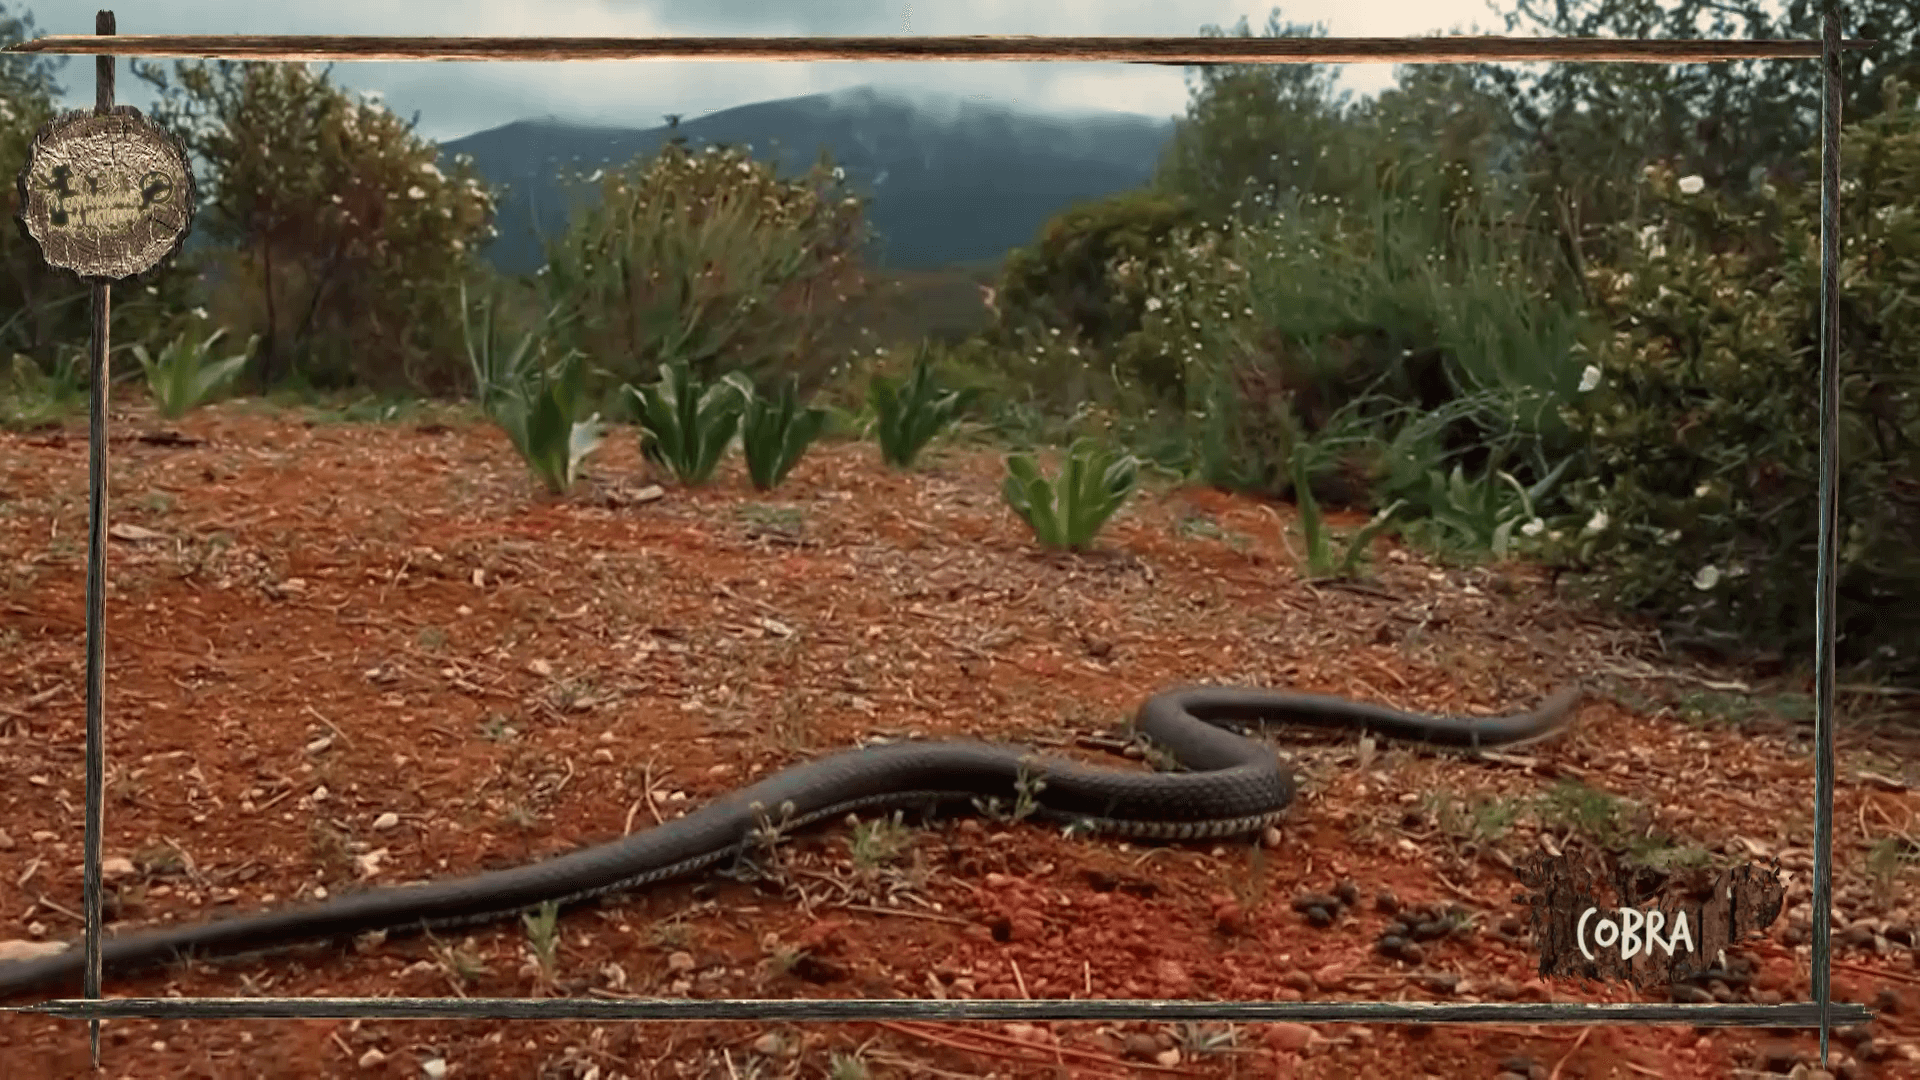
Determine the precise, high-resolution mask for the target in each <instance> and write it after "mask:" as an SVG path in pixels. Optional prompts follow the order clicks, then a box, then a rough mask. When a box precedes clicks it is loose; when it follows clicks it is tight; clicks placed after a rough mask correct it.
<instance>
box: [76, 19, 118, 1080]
mask: <svg viewBox="0 0 1920 1080" xmlns="http://www.w3.org/2000/svg"><path fill="white" fill-rule="evenodd" d="M93 32H94V33H95V34H96V35H103V36H104V35H111V34H112V33H113V32H114V28H113V12H111V11H101V12H99V13H98V14H96V15H95V16H94V19H93ZM94 68H95V83H94V89H95V101H94V106H93V111H94V113H95V114H96V115H100V116H105V115H106V114H108V113H110V112H112V111H113V57H111V56H99V57H95V58H94ZM92 288H93V342H92V347H93V348H92V356H91V357H90V358H89V359H90V361H91V362H90V363H89V365H88V369H87V377H88V389H89V391H90V395H89V397H90V400H89V403H88V414H87V796H86V797H87V814H86V817H87V835H86V854H85V858H84V863H83V871H82V872H83V873H84V875H85V886H84V888H85V896H84V897H83V901H84V904H85V907H84V909H83V910H84V913H85V916H86V920H87V940H86V961H87V968H86V974H85V975H84V976H83V977H82V986H81V994H82V995H83V996H84V997H86V998H87V999H88V1000H94V999H97V998H99V997H100V836H101V832H102V823H101V818H102V817H103V816H104V815H103V813H102V811H103V810H104V809H105V802H106V799H105V787H106V777H105V771H106V752H107V751H106V724H105V718H104V713H105V709H106V697H107V665H106V608H107V383H108V380H109V377H110V375H111V370H110V368H109V367H108V364H107V325H108V318H107V316H108V313H109V310H110V308H111V306H112V304H113V286H112V285H109V284H108V283H106V282H105V281H94V282H93V283H92ZM87 1035H88V1042H89V1044H90V1045H91V1046H92V1048H93V1068H94V1071H96V1072H97V1071H99V1069H100V1020H99V1018H98V1017H96V1018H94V1019H92V1020H89V1021H88V1022H87Z"/></svg>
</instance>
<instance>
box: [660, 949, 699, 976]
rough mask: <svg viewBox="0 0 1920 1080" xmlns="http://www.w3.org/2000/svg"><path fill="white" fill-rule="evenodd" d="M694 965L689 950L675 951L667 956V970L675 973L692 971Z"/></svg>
mask: <svg viewBox="0 0 1920 1080" xmlns="http://www.w3.org/2000/svg"><path fill="white" fill-rule="evenodd" d="M695 966H696V965H695V964H694V962H693V954H692V953H689V952H676V953H672V954H670V955H669V956H668V957H667V970H668V971H671V972H673V973H674V974H676V975H684V974H686V973H687V972H689V971H692V970H693V969H694V967H695Z"/></svg>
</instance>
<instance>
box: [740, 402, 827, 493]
mask: <svg viewBox="0 0 1920 1080" xmlns="http://www.w3.org/2000/svg"><path fill="white" fill-rule="evenodd" d="M826 425H827V410H825V409H821V408H815V407H808V408H806V409H804V410H803V409H801V408H800V379H799V377H798V376H794V375H790V376H788V377H787V381H786V382H785V383H784V384H782V386H781V388H780V396H779V397H778V398H776V399H774V400H772V401H769V400H768V399H766V398H765V397H763V396H761V395H758V394H752V395H751V396H750V397H749V398H748V400H747V404H746V414H745V416H744V418H743V419H742V420H741V424H740V444H741V448H742V449H743V450H745V451H746V455H747V473H748V475H750V476H751V477H752V478H753V486H754V487H755V488H757V489H759V490H761V491H772V490H773V489H774V488H776V487H778V486H780V481H782V480H785V479H786V478H787V473H789V472H791V471H793V467H794V466H795V465H798V464H799V463H800V458H801V456H802V455H803V454H805V453H806V452H807V447H808V446H809V445H811V444H812V443H813V440H815V439H817V438H819V437H820V432H821V431H822V430H823V429H824V428H825V427H826Z"/></svg>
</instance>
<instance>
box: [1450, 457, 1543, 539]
mask: <svg viewBox="0 0 1920 1080" xmlns="http://www.w3.org/2000/svg"><path fill="white" fill-rule="evenodd" d="M1572 461H1573V459H1572V458H1571V457H1569V458H1564V459H1562V460H1561V462H1560V464H1558V465H1556V466H1554V468H1553V471H1551V472H1549V473H1548V474H1547V475H1546V476H1543V477H1541V478H1540V480H1539V481H1538V482H1537V483H1535V484H1534V485H1533V486H1532V487H1522V486H1521V485H1520V481H1518V480H1516V479H1514V478H1513V474H1511V473H1509V472H1507V471H1505V470H1504V469H1496V468H1492V467H1489V468H1488V472H1489V473H1490V474H1491V475H1490V476H1483V477H1481V478H1480V479H1479V480H1478V481H1469V480H1468V479H1467V478H1466V473H1465V470H1463V469H1462V468H1461V466H1460V465H1458V464H1455V465H1454V467H1453V472H1452V474H1451V475H1448V476H1444V477H1443V476H1442V475H1441V474H1440V470H1438V469H1432V470H1429V471H1428V473H1427V484H1428V489H1429V493H1428V510H1429V512H1430V513H1431V514H1432V516H1433V520H1434V521H1435V522H1436V523H1437V524H1439V525H1440V526H1441V527H1442V528H1445V529H1447V530H1449V531H1450V532H1452V533H1453V534H1454V535H1455V536H1456V537H1457V538H1458V539H1459V540H1460V541H1462V542H1463V543H1465V544H1466V545H1467V546H1468V547H1470V548H1472V549H1475V550H1484V551H1491V552H1493V556H1494V558H1496V559H1504V558H1506V557H1507V556H1508V555H1509V554H1510V553H1511V552H1512V551H1513V547H1514V544H1513V532H1514V530H1515V529H1516V528H1522V527H1524V526H1526V525H1527V524H1528V523H1531V522H1534V521H1535V520H1537V518H1536V515H1535V514H1534V507H1535V506H1536V505H1537V504H1538V503H1539V501H1540V500H1541V499H1542V498H1543V497H1545V496H1546V494H1547V493H1548V492H1549V491H1551V490H1552V488H1553V485H1554V484H1556V483H1558V482H1559V480H1560V476H1561V474H1562V473H1564V472H1565V471H1566V469H1567V466H1568V465H1569V464H1571V463H1572ZM1503 484H1504V485H1505V486H1506V487H1508V488H1512V489H1513V493H1514V495H1516V496H1518V497H1517V498H1512V497H1507V496H1506V495H1505V493H1504V492H1503V490H1502V487H1501V485H1503Z"/></svg>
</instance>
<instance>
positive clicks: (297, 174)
mask: <svg viewBox="0 0 1920 1080" xmlns="http://www.w3.org/2000/svg"><path fill="white" fill-rule="evenodd" d="M129 67H130V69H131V70H132V72H133V74H134V75H135V76H136V77H138V78H140V79H141V80H143V81H145V82H147V83H150V84H152V87H153V88H154V89H155V90H156V91H157V92H156V94H155V97H156V99H157V100H156V102H155V104H154V106H153V108H152V109H151V110H150V113H149V116H150V117H151V119H152V120H153V121H154V122H155V123H156V124H158V125H159V126H161V127H162V128H164V129H166V130H168V131H170V132H171V133H173V134H174V135H176V136H178V137H179V138H180V140H181V141H182V143H183V144H184V146H185V148H186V149H187V151H188V153H189V155H190V156H191V157H192V158H193V159H194V160H195V161H196V162H197V163H203V164H204V165H205V166H206V168H207V170H208V172H209V173H210V174H211V175H212V176H213V177H215V178H216V182H215V183H214V184H213V185H212V186H211V188H210V196H209V197H208V200H207V203H208V205H207V206H206V208H205V217H204V222H205V231H206V234H207V236H208V238H209V239H212V240H215V241H217V245H216V246H214V247H211V248H209V249H208V255H209V257H208V258H207V260H206V264H205V265H206V269H207V271H208V274H207V276H208V288H207V299H206V303H207V305H208V306H209V307H210V308H212V315H211V318H212V320H213V321H214V322H215V323H216V324H218V325H221V326H228V327H232V328H234V331H235V333H236V334H241V333H245V334H258V335H259V337H260V343H261V345H260V351H259V355H258V364H257V366H256V367H255V369H254V372H255V377H256V378H257V379H258V381H259V382H260V384H261V385H262V386H263V387H272V386H277V385H278V384H279V383H280V382H281V381H282V380H284V379H286V378H288V377H290V376H298V377H300V378H301V379H303V380H305V381H306V382H307V383H308V384H309V385H311V386H314V387H321V388H338V387H343V386H346V385H357V386H362V387H367V388H378V389H387V390H393V389H403V388H404V389H407V390H410V391H413V392H415V393H428V394H437V393H445V392H451V391H454V390H456V389H457V388H458V386H459V384H460V383H461V382H463V381H464V372H462V371H461V366H460V365H459V363H458V358H459V356H460V346H459V339H460V334H459V328H458V322H459V319H460V317H461V316H462V315H464V310H455V308H456V303H457V301H458V297H457V296H456V295H455V290H454V289H453V288H451V287H443V286H442V283H451V282H455V281H465V280H468V279H469V278H473V277H477V276H479V275H482V274H483V273H485V264H484V263H483V262H482V261H481V257H480V250H481V248H482V247H483V246H484V245H485V244H486V243H487V241H488V240H490V239H491V238H492V237H493V236H494V235H497V231H496V230H495V229H494V227H493V223H494V216H495V210H494V205H493V195H492V193H491V192H490V191H489V190H488V189H487V188H486V187H485V186H483V185H482V183H481V181H480V178H479V175H478V174H477V173H476V172H475V171H474V168H473V164H472V162H471V160H470V159H467V158H465V157H464V156H453V155H449V156H451V157H452V160H451V161H447V162H445V163H444V164H445V165H446V168H445V169H444V171H443V169H442V168H441V166H442V164H443V162H442V152H441V150H440V147H439V146H437V145H436V144H434V143H433V142H432V141H431V140H427V139H424V138H422V137H421V136H420V135H419V134H418V133H417V132H416V131H413V130H411V125H410V124H409V122H408V121H407V120H406V118H405V117H402V116H400V115H397V114H396V113H394V112H393V111H392V110H389V109H387V108H386V107H385V106H384V105H383V104H381V102H380V101H379V95H378V93H377V92H368V93H365V94H363V95H361V99H360V100H355V99H354V98H353V97H352V96H351V95H350V93H349V92H348V91H346V90H345V89H343V88H341V87H338V86H334V85H332V84H331V83H330V82H329V79H328V74H327V73H326V72H324V71H322V70H320V69H318V68H317V67H309V66H308V65H306V64H260V63H237V62H233V61H226V60H221V61H217V62H211V63H210V62H207V61H200V60H194V61H175V62H173V63H172V65H171V75H169V73H168V71H167V70H166V68H165V67H164V66H163V64H162V63H151V64H149V63H144V62H142V61H139V60H134V61H132V62H131V63H130V65H129Z"/></svg>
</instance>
